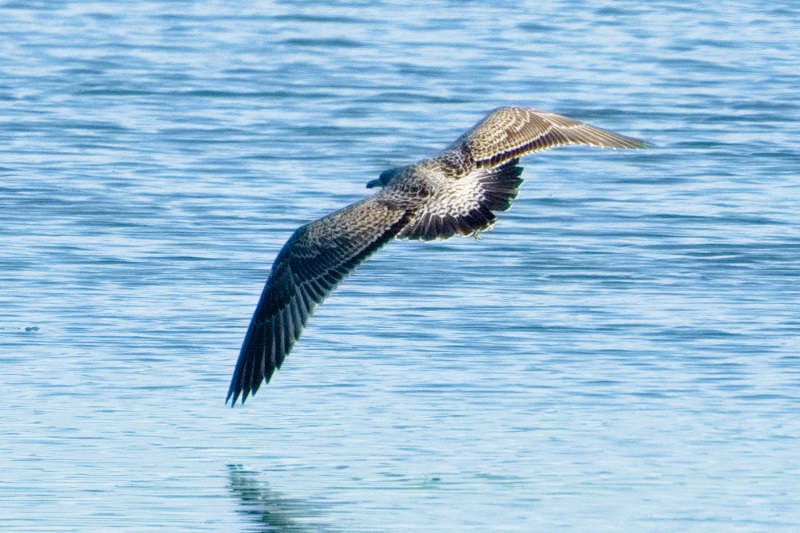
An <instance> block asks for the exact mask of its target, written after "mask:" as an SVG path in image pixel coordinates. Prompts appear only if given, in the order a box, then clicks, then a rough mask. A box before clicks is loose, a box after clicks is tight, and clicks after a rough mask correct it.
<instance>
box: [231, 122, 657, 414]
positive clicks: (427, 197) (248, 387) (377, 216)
mask: <svg viewBox="0 0 800 533" xmlns="http://www.w3.org/2000/svg"><path fill="white" fill-rule="evenodd" d="M566 144H585V145H589V146H597V147H600V148H644V147H645V146H646V144H645V143H644V142H642V141H639V140H636V139H633V138H630V137H626V136H624V135H619V134H617V133H613V132H610V131H607V130H604V129H601V128H596V127H594V126H590V125H588V124H585V123H583V122H579V121H577V120H573V119H571V118H567V117H564V116H561V115H556V114H554V113H546V112H544V111H539V110H536V109H529V108H522V107H501V108H499V109H495V110H494V111H492V112H491V113H489V114H488V115H487V116H486V117H485V118H484V119H483V120H481V121H480V122H479V123H478V124H476V125H475V126H474V127H473V128H472V129H470V130H469V131H467V132H466V133H465V134H464V135H462V136H461V137H459V138H458V140H456V141H455V142H454V143H453V144H452V145H450V146H449V147H447V148H446V149H444V150H443V151H442V152H440V153H439V154H437V155H435V156H434V157H432V158H430V159H425V160H423V161H420V162H418V163H415V164H413V165H408V166H404V167H399V168H395V169H391V170H387V171H386V172H384V173H382V174H381V175H380V177H378V178H377V179H375V180H373V181H370V182H369V183H368V184H367V187H368V188H373V187H380V190H379V191H378V192H377V193H376V194H374V195H372V196H370V197H368V198H366V199H364V200H361V201H360V202H357V203H355V204H353V205H350V206H348V207H345V208H344V209H341V210H339V211H336V212H334V213H332V214H330V215H328V216H325V217H323V218H321V219H319V220H315V221H314V222H311V223H309V224H306V225H304V226H301V227H300V228H298V229H297V231H295V232H294V234H293V235H292V236H291V238H289V240H288V241H287V242H286V244H285V245H284V246H283V248H282V249H281V251H280V252H279V253H278V257H277V258H276V259H275V263H274V264H273V265H272V271H271V273H270V275H269V278H268V279H267V283H266V285H265V287H264V291H263V292H262V293H261V298H260V300H259V302H258V305H257V307H256V310H255V313H254V314H253V318H252V320H251V321H250V326H249V328H248V329H247V334H246V335H245V338H244V343H243V344H242V349H241V352H240V353H239V359H238V361H237V362H236V368H235V370H234V372H233V378H232V379H231V384H230V388H229V389H228V396H227V398H226V402H227V401H228V400H230V399H231V398H233V402H232V404H231V405H235V404H236V401H237V400H238V399H239V398H240V397H241V401H242V403H244V402H245V400H246V399H247V397H248V396H249V395H251V394H255V393H256V391H257V390H258V388H259V387H260V386H261V384H262V383H263V382H264V381H265V380H266V381H267V382H269V380H270V378H271V377H272V374H273V373H274V372H275V370H277V369H278V368H280V367H281V364H282V363H283V360H284V358H285V357H286V355H287V354H288V353H289V352H290V351H291V349H292V346H294V343H295V342H297V340H298V339H299V338H300V334H301V333H302V331H303V328H304V327H305V325H306V323H307V322H308V319H309V317H310V316H311V314H312V313H313V312H314V309H316V307H317V306H318V305H319V304H321V303H322V302H323V300H325V298H327V296H328V295H329V294H330V293H331V292H332V291H333V290H334V289H335V288H336V286H337V285H339V283H341V282H342V281H343V280H344V279H345V278H346V277H347V276H348V275H349V274H350V273H351V272H352V271H353V270H355V269H356V268H357V267H358V266H359V265H360V264H361V263H362V262H364V260H365V259H367V257H369V256H370V255H372V254H373V253H375V252H376V251H377V250H378V249H379V248H381V247H382V246H383V245H384V244H386V243H387V242H389V241H390V240H392V239H395V238H400V239H419V240H434V239H447V238H448V237H452V236H453V235H456V234H459V235H475V234H477V233H478V232H480V231H483V230H486V229H488V228H490V227H491V226H492V225H493V224H494V222H495V218H496V217H495V214H494V212H496V211H505V210H507V209H508V208H509V207H510V206H511V202H512V201H513V200H514V198H516V196H517V191H518V190H519V187H520V185H521V184H522V178H520V174H521V173H522V168H521V167H519V166H518V163H519V158H520V157H522V156H524V155H526V154H529V153H532V152H537V151H540V150H546V149H548V148H554V147H556V146H561V145H566Z"/></svg>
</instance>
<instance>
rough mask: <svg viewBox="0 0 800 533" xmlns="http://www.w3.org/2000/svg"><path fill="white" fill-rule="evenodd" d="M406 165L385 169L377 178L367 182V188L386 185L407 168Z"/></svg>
mask: <svg viewBox="0 0 800 533" xmlns="http://www.w3.org/2000/svg"><path fill="white" fill-rule="evenodd" d="M405 169H406V167H397V168H390V169H389V170H384V171H383V172H381V175H380V176H378V178H377V179H374V180H372V181H370V182H368V183H367V189H371V188H373V187H386V186H387V185H388V184H389V182H390V181H392V179H394V177H395V176H397V175H398V174H399V173H400V172H402V171H403V170H405Z"/></svg>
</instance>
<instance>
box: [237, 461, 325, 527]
mask: <svg viewBox="0 0 800 533" xmlns="http://www.w3.org/2000/svg"><path fill="white" fill-rule="evenodd" d="M256 476H257V473H256V472H252V471H248V470H244V469H243V468H242V466H241V465H228V488H229V489H230V491H231V494H232V495H233V496H234V497H235V498H236V499H237V500H238V502H239V504H240V507H239V509H237V512H238V513H240V514H241V515H243V516H245V517H247V520H248V521H250V522H251V523H252V528H250V529H249V531H258V532H264V533H267V532H269V533H284V532H291V533H302V532H311V531H326V530H327V528H326V527H325V526H324V525H322V524H320V523H318V522H317V521H316V520H314V519H315V518H318V517H319V516H321V514H322V512H321V511H320V510H319V509H317V508H315V506H314V504H312V503H309V502H305V501H302V500H296V499H291V498H287V497H285V496H282V495H281V494H280V493H278V492H276V491H274V490H272V489H271V488H269V486H268V485H267V484H266V483H264V482H259V481H258V480H257V479H256ZM309 519H311V520H309Z"/></svg>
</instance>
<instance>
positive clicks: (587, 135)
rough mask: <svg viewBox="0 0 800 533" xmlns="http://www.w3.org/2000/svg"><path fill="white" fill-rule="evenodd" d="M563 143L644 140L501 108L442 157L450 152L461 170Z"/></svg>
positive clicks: (626, 144)
mask: <svg viewBox="0 0 800 533" xmlns="http://www.w3.org/2000/svg"><path fill="white" fill-rule="evenodd" d="M565 144H585V145H588V146H596V147H599V148H644V147H645V146H647V144H646V143H644V142H642V141H639V140H636V139H632V138H631V137H626V136H624V135H619V134H618V133H614V132H611V131H608V130H604V129H601V128H597V127H595V126H590V125H589V124H585V123H583V122H579V121H577V120H574V119H571V118H568V117H565V116H562V115H557V114H555V113H547V112H545V111H539V110H538V109H530V108H525V107H501V108H498V109H495V110H494V111H492V112H491V113H489V114H488V115H487V116H486V117H485V118H484V119H483V120H482V121H480V122H479V123H478V124H476V125H475V126H474V127H473V128H472V129H470V130H469V131H468V132H466V133H465V134H464V135H462V136H461V137H460V138H459V139H458V140H457V141H456V142H455V143H453V145H452V146H450V147H449V148H448V149H446V150H444V152H442V154H441V157H442V158H443V159H445V160H452V155H451V153H452V152H457V153H460V154H461V156H460V157H458V158H457V160H458V161H459V162H460V163H461V164H462V165H463V168H462V169H461V171H462V172H469V171H471V170H472V168H485V167H495V166H497V165H501V164H503V163H505V162H506V161H509V160H511V159H515V158H518V157H520V156H522V155H525V154H528V153H531V152H536V151H539V150H547V149H548V148H554V147H556V146H562V145H565Z"/></svg>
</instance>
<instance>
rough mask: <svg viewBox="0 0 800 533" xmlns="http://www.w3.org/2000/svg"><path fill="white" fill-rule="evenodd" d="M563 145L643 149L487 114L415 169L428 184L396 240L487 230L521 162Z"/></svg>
mask: <svg viewBox="0 0 800 533" xmlns="http://www.w3.org/2000/svg"><path fill="white" fill-rule="evenodd" d="M565 144H585V145H590V146H597V147H601V148H643V147H645V146H646V144H645V143H643V142H641V141H638V140H636V139H632V138H630V137H626V136H624V135H619V134H617V133H613V132H610V131H607V130H604V129H601V128H596V127H594V126H590V125H588V124H584V123H583V122H579V121H577V120H573V119H571V118H567V117H564V116H561V115H556V114H554V113H546V112H544V111H538V110H536V109H528V108H523V107H501V108H499V109H496V110H494V111H492V112H491V113H489V114H488V115H487V116H486V117H485V118H484V119H483V120H482V121H480V122H479V123H478V124H476V125H475V126H474V127H473V128H472V129H470V130H469V131H467V132H466V133H465V134H464V135H462V136H461V137H459V139H458V140H456V142H455V143H453V144H452V145H450V146H449V147H448V148H446V149H445V150H443V151H442V152H441V153H439V154H437V155H436V156H434V157H433V158H431V159H429V160H426V161H422V162H420V163H418V164H417V165H415V166H414V167H412V168H413V171H414V172H415V173H416V174H417V175H418V176H421V178H420V179H419V181H420V182H426V183H427V184H429V187H428V188H429V189H430V191H431V193H430V195H429V196H428V198H427V200H426V201H425V202H424V204H423V205H422V206H421V208H420V209H418V210H417V211H416V215H415V217H414V219H412V221H411V222H410V223H409V225H408V226H406V227H405V228H404V229H403V230H402V231H401V233H400V235H398V236H399V237H403V238H407V239H423V240H431V239H446V238H448V237H451V236H452V235H454V234H456V233H458V234H462V235H472V234H475V233H477V232H479V231H482V230H485V229H488V228H490V227H491V226H492V224H493V223H494V220H495V215H494V214H493V213H492V212H493V211H505V210H506V209H508V208H509V207H510V206H511V202H512V201H513V200H514V198H516V196H517V192H518V190H519V186H520V185H521V184H522V179H521V178H520V177H519V175H520V173H521V172H522V169H521V168H520V167H518V166H517V163H518V161H519V157H521V156H523V155H525V154H528V153H531V152H535V151H539V150H546V149H548V148H553V147H556V146H561V145H565Z"/></svg>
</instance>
